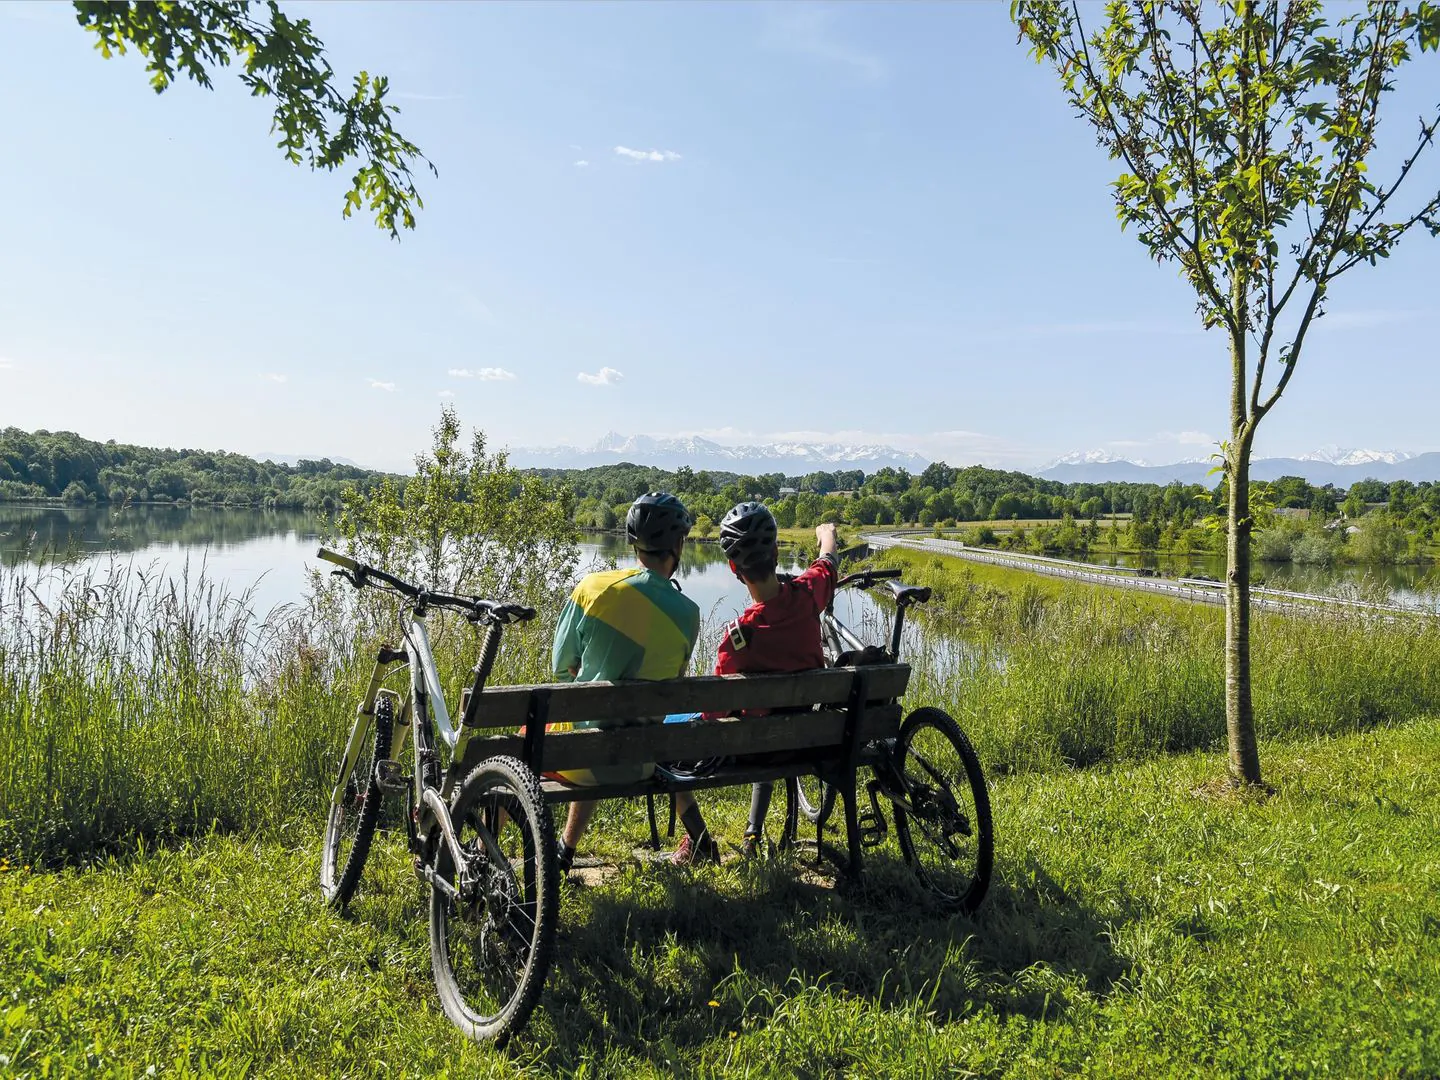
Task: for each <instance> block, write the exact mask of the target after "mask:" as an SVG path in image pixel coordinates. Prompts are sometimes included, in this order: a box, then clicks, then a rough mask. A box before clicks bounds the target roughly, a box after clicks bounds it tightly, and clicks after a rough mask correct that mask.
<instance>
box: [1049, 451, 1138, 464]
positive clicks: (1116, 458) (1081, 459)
mask: <svg viewBox="0 0 1440 1080" xmlns="http://www.w3.org/2000/svg"><path fill="white" fill-rule="evenodd" d="M1116 462H1129V463H1130V464H1131V465H1139V466H1141V467H1142V468H1143V467H1146V466H1148V465H1149V464H1150V463H1149V462H1148V461H1145V460H1143V459H1141V458H1123V457H1121V456H1120V455H1118V454H1112V453H1111V452H1110V451H1109V450H1071V451H1070V453H1068V454H1061V455H1060V456H1059V457H1058V458H1056V459H1055V460H1054V461H1052V462H1050V464H1049V465H1046V466H1045V468H1046V469H1053V468H1055V466H1056V465H1113V464H1115V463H1116Z"/></svg>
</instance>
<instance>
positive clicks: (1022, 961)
mask: <svg viewBox="0 0 1440 1080" xmlns="http://www.w3.org/2000/svg"><path fill="white" fill-rule="evenodd" d="M1263 755H1264V758H1265V760H1266V761H1267V763H1268V764H1269V766H1270V777H1271V779H1272V781H1273V782H1274V784H1275V786H1276V788H1277V792H1278V793H1277V794H1276V795H1274V796H1273V797H1271V798H1267V799H1261V800H1255V801H1238V800H1234V799H1233V798H1227V797H1224V796H1216V795H1213V794H1209V793H1207V792H1208V788H1207V782H1208V781H1210V780H1212V779H1213V778H1214V777H1215V776H1217V775H1218V774H1219V773H1220V771H1221V769H1222V765H1221V763H1220V761H1219V760H1217V759H1216V758H1215V757H1214V756H1210V755H1182V756H1174V757H1169V758H1164V759H1160V760H1156V761H1152V762H1147V763H1144V764H1140V765H1135V766H1129V767H1123V768H1100V769H1092V770H1087V771H1082V772H1078V773H1059V774H1048V775H1042V774H1034V775H1028V776H1024V777H1017V778H1011V779H1007V780H1002V781H1000V782H998V783H997V784H996V785H995V788H994V795H993V797H994V802H995V807H996V815H997V818H996V820H997V824H998V852H997V855H998V858H997V878H996V882H995V885H994V887H993V889H992V893H991V896H990V899H989V900H988V902H987V903H986V905H985V906H984V907H983V908H982V909H981V911H980V912H979V913H978V914H977V915H976V916H975V917H974V918H971V919H957V920H949V919H946V918H944V917H943V916H942V915H941V914H940V913H938V912H935V911H932V910H930V909H929V908H928V907H926V905H925V901H924V898H923V896H921V895H920V894H918V893H916V892H915V890H914V889H913V887H912V886H911V885H910V883H909V879H908V874H907V872H906V871H905V869H904V868H903V866H901V865H899V864H898V862H897V860H896V859H895V857H894V855H893V853H884V852H882V854H880V855H879V856H877V857H875V858H873V859H872V860H871V862H870V864H869V871H868V874H867V878H866V881H865V887H864V888H862V889H837V888H834V887H832V886H833V884H834V883H833V882H832V881H831V880H830V879H829V878H828V877H826V876H825V875H823V874H812V873H806V874H801V873H798V872H797V870H796V869H795V867H793V866H792V865H791V864H789V863H788V862H784V863H781V862H779V861H776V862H774V863H762V864H759V865H754V866H752V865H748V864H742V863H739V862H732V863H730V864H727V865H725V866H722V867H720V868H718V869H706V870H698V871H679V870H673V869H670V868H656V867H643V866H640V865H639V864H637V863H635V862H634V860H633V859H631V858H629V857H627V856H626V852H628V849H629V847H630V846H631V845H632V844H633V843H635V842H638V840H639V838H640V836H641V835H642V829H641V824H640V823H641V814H640V811H639V810H638V808H636V807H635V806H628V807H627V806H620V807H617V808H616V809H615V810H614V811H613V812H612V813H611V815H610V817H609V818H608V819H607V820H606V821H604V822H603V823H602V832H601V835H602V837H604V838H605V846H606V848H607V851H608V852H609V854H611V855H612V856H618V857H619V861H620V864H621V865H620V867H619V868H618V869H617V870H616V871H615V873H614V875H613V876H612V877H610V878H609V879H608V880H606V881H604V882H603V883H600V884H596V885H592V886H588V887H587V886H584V885H580V884H577V883H571V884H568V885H567V886H566V887H565V891H564V903H563V926H562V931H561V935H560V954H559V959H558V962H557V964H556V967H555V969H554V970H553V972H552V975H551V979H550V982H549V988H548V989H547V991H546V993H545V996H544V998H543V999H542V1003H541V1007H540V1009H539V1010H538V1011H537V1013H536V1015H535V1018H534V1019H533V1020H532V1023H531V1025H530V1027H529V1029H528V1030H527V1032H526V1033H525V1034H524V1035H523V1036H522V1037H521V1038H520V1039H519V1040H517V1044H516V1045H514V1046H513V1047H512V1048H511V1049H510V1050H509V1051H508V1052H506V1053H503V1054H502V1053H497V1052H494V1051H489V1050H484V1049H480V1048H477V1047H475V1046H472V1045H470V1044H468V1043H466V1042H465V1041H464V1040H463V1039H461V1038H460V1037H459V1036H458V1035H457V1034H456V1033H455V1032H454V1031H453V1030H452V1029H451V1028H450V1027H449V1025H448V1024H447V1023H446V1022H445V1021H444V1019H443V1018H442V1016H441V1014H440V1011H439V1008H438V1005H437V1002H436V1000H435V996H434V990H433V987H432V985H431V979H430V971H429V961H428V953H427V948H426V938H425V931H424V921H423V905H422V892H421V889H420V887H419V886H418V885H417V884H416V883H415V881H414V879H413V877H411V876H410V873H409V870H408V867H407V865H406V859H405V858H404V857H403V855H402V854H401V852H400V851H399V850H398V848H397V847H396V846H395V845H393V844H383V845H382V846H381V847H380V848H379V849H378V850H377V853H376V856H374V857H373V858H372V870H371V872H370V873H369V877H368V878H367V879H366V881H365V882H364V883H363V884H362V893H361V895H360V896H359V897H358V898H357V900H356V903H355V905H354V908H353V911H352V913H351V914H350V915H349V916H339V915H336V914H333V913H331V912H329V911H328V910H326V909H325V908H324V907H323V906H322V904H321V902H320V900H319V897H318V892H317V889H316V886H315V870H316V853H317V849H318V840H319V829H318V823H315V822H309V823H296V824H294V825H292V826H290V827H288V828H285V829H281V830H278V831H272V832H270V833H269V834H267V835H265V836H264V837H263V838H253V839H251V838H244V837H241V836H234V835H232V836H215V837H211V838H207V839H201V840H197V841H195V842H193V843H190V844H187V845H183V846H178V847H169V848H165V847H162V848H158V849H146V850H139V851H135V852H132V853H130V854H127V855H124V856H121V857H118V858H114V859H111V860H109V861H107V862H104V863H101V864H98V865H95V866H92V867H89V868H86V869H83V870H80V869H70V870H64V871H59V872H36V871H33V870H28V869H26V868H24V867H22V866H18V865H13V864H10V865H7V866H6V867H5V869H4V871H3V872H0V927H3V929H4V933H3V937H0V941H3V944H0V987H4V988H6V989H5V990H3V991H0V994H3V998H0V1055H3V1056H0V1073H3V1074H4V1075H7V1076H16V1077H39V1076H45V1075H49V1076H74V1075H81V1074H85V1075H122V1076H131V1075H151V1074H152V1073H149V1072H148V1070H150V1069H151V1068H152V1067H153V1070H154V1072H153V1075H161V1076H187V1075H217V1076H242V1075H244V1076H294V1077H311V1076H355V1077H361V1076H457V1077H458V1076H466V1077H469V1076H512V1075H522V1074H528V1075H537V1076H569V1075H575V1076H587V1077H600V1076H621V1075H626V1076H631V1075H633V1076H657V1077H658V1076H672V1075H688V1076H696V1077H705V1076H749V1077H770V1076H775V1077H796V1076H799V1077H825V1076H841V1075H844V1076H865V1077H891V1076H905V1077H939V1076H994V1077H1002V1076H1012V1077H1023V1078H1029V1077H1035V1076H1059V1075H1071V1074H1074V1075H1088V1076H1099V1077H1147V1078H1148V1077H1157V1076H1195V1075H1206V1076H1235V1077H1246V1078H1253V1077H1266V1076H1347V1077H1348V1076H1366V1077H1427V1076H1434V1075H1436V1074H1437V1072H1440V1020H1437V1018H1440V967H1437V965H1436V964H1435V962H1434V959H1435V957H1434V946H1433V943H1434V941H1435V939H1436V935H1437V934H1440V722H1437V721H1436V720H1423V721H1419V722H1416V723H1413V724H1410V725H1408V726H1406V727H1404V728H1400V729H1385V730H1377V731H1372V732H1368V733H1364V734H1359V735H1349V736H1345V737H1342V738H1336V739H1318V740H1299V741H1291V742H1286V743H1283V744H1277V743H1273V742H1272V743H1268V744H1266V745H1265V746H1264V748H1263ZM729 811H730V814H729V816H730V817H731V818H734V817H735V815H736V814H738V813H739V808H738V806H736V805H731V806H730V807H729ZM722 816H724V815H722ZM726 827H727V832H729V833H730V834H731V835H732V837H733V834H734V829H735V828H736V827H737V826H736V823H735V822H734V821H727V824H726Z"/></svg>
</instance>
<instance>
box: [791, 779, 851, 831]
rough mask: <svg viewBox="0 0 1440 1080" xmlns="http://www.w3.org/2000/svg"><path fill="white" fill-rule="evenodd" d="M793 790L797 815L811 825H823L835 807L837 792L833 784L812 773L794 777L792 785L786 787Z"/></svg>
mask: <svg viewBox="0 0 1440 1080" xmlns="http://www.w3.org/2000/svg"><path fill="white" fill-rule="evenodd" d="M786 791H787V793H788V792H793V795H794V799H795V809H796V810H797V812H798V813H799V816H800V817H802V818H804V819H805V820H806V821H808V822H809V823H810V824H811V825H816V826H820V825H824V824H825V822H826V821H828V820H829V819H830V814H831V813H832V812H833V811H834V809H835V796H836V795H837V794H838V793H839V792H838V789H836V788H835V787H834V786H833V785H831V784H827V783H825V781H823V780H821V779H820V778H819V777H818V776H816V775H814V774H813V773H812V774H810V775H807V776H797V777H795V782H794V784H793V785H789V786H787V788H786Z"/></svg>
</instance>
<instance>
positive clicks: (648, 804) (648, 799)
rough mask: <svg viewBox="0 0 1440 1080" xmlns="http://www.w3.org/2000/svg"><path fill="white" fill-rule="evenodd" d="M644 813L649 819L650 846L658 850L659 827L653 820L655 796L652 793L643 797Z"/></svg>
mask: <svg viewBox="0 0 1440 1080" xmlns="http://www.w3.org/2000/svg"><path fill="white" fill-rule="evenodd" d="M645 813H646V815H647V816H648V817H649V818H650V846H651V847H652V848H653V849H654V850H656V851H659V850H660V826H659V824H658V823H657V822H656V820H655V795H654V793H653V792H651V793H650V794H648V795H646V796H645Z"/></svg>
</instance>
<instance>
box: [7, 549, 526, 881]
mask: <svg viewBox="0 0 1440 1080" xmlns="http://www.w3.org/2000/svg"><path fill="white" fill-rule="evenodd" d="M37 584H38V583H37V581H36V579H35V577H33V576H26V574H24V573H19V574H16V573H12V574H10V575H8V576H0V854H7V853H8V854H11V855H12V857H15V856H18V857H24V858H27V859H42V860H46V861H51V862H56V861H65V860H76V859H83V858H87V857H90V856H92V855H93V854H95V853H96V852H104V851H107V850H115V849H117V848H125V847H132V846H133V845H134V843H135V842H136V840H138V839H149V840H157V839H158V840H170V839H176V838H180V837H185V836H191V835H195V834H197V833H205V832H208V831H210V830H212V829H217V828H218V829H236V830H244V831H255V830H261V829H273V828H277V827H279V826H281V825H283V824H284V823H285V822H287V821H290V820H294V819H295V818H297V817H309V816H311V815H313V814H314V813H315V812H316V811H317V809H318V808H319V805H320V801H321V800H322V799H323V798H324V797H325V794H326V793H327V792H328V789H329V784H330V781H331V779H332V778H333V773H334V769H335V766H336V762H337V761H338V757H337V752H338V748H339V747H340V746H341V745H342V744H343V742H344V737H345V732H346V731H348V730H349V725H350V723H351V719H352V717H353V716H354V710H355V703H356V701H357V700H359V697H360V694H361V689H362V687H363V685H364V682H365V680H366V679H368V677H369V673H370V663H372V662H373V660H372V661H370V662H366V661H364V660H363V659H360V658H361V657H363V656H365V655H368V656H370V657H372V658H373V656H374V653H373V651H370V650H372V649H373V647H374V644H373V643H374V642H376V641H378V640H379V639H380V637H381V636H384V637H386V638H388V640H390V641H391V642H392V643H393V642H395V641H398V638H399V635H398V633H397V632H396V631H397V629H398V625H397V619H396V611H395V607H394V605H393V604H391V603H390V601H388V599H385V598H380V602H379V606H378V607H376V608H374V609H372V610H371V612H370V615H369V617H370V618H372V619H373V620H374V621H373V622H372V623H370V624H362V625H368V626H369V629H368V630H366V631H362V632H361V633H359V634H358V635H357V632H356V631H355V629H354V628H355V627H356V625H357V619H361V618H364V617H365V614H364V610H363V609H356V608H355V607H354V606H353V605H351V604H349V603H343V601H344V600H345V599H346V598H344V597H343V596H340V597H338V598H337V596H334V595H331V596H327V597H325V598H324V599H322V600H320V601H317V602H316V603H314V604H312V605H301V606H296V607H293V608H289V609H282V610H277V611H276V612H273V613H271V614H270V616H269V617H267V618H265V619H263V620H256V619H255V617H254V616H253V613H252V611H251V606H250V598H249V597H248V596H245V595H239V596H236V595H231V594H229V593H227V592H226V591H225V590H224V589H223V588H221V587H219V586H218V585H216V584H215V583H214V582H209V581H205V580H204V579H203V578H202V579H198V580H191V579H186V580H184V581H182V582H179V583H176V584H174V585H170V584H166V583H163V582H160V581H158V580H155V579H147V578H146V576H145V575H144V574H143V573H131V574H128V575H127V574H124V573H120V574H117V575H114V576H112V578H111V579H110V582H109V583H106V582H104V581H102V580H101V579H100V578H98V577H96V576H95V575H94V573H93V571H91V572H82V573H81V574H79V575H76V576H72V577H69V578H68V579H66V580H65V583H64V584H63V586H62V587H59V588H57V589H56V590H55V591H54V593H53V595H49V596H48V597H47V599H46V600H45V602H44V603H43V604H42V603H40V602H39V601H37V600H35V595H36V593H35V592H32V591H31V590H32V589H35V588H36V586H37ZM39 591H43V589H41V590H39ZM337 599H338V600H340V601H342V606H339V607H335V606H332V605H333V604H334V603H336V602H337ZM550 614H552V615H553V611H552V612H551V613H550ZM552 625H553V624H550V625H546V624H545V623H544V622H543V621H542V622H541V623H540V624H537V625H533V626H527V627H525V628H524V629H523V630H520V631H516V632H512V633H511V634H510V635H508V636H507V640H506V645H505V647H504V650H503V652H502V656H501V661H500V663H499V665H498V666H497V677H498V679H499V681H502V682H532V681H544V680H546V679H548V678H549V644H550V634H551V626H552ZM431 630H432V634H433V635H434V643H435V652H436V660H437V664H438V665H439V666H440V669H441V673H442V676H445V677H446V678H447V682H446V685H447V687H449V688H450V689H449V692H450V693H451V694H452V695H453V694H456V693H458V691H457V689H456V688H457V687H458V685H459V684H460V681H461V680H462V679H465V681H467V682H468V679H466V678H465V673H466V672H467V671H468V668H469V665H470V664H471V663H473V662H474V658H475V655H476V652H477V651H478V643H477V642H476V640H475V638H474V637H473V635H472V634H471V632H470V631H469V630H468V629H466V628H464V626H463V624H461V625H460V626H456V625H455V621H453V620H451V621H447V620H446V619H444V618H440V617H433V618H432V619H431ZM362 642H368V643H370V644H368V645H366V644H362ZM452 700H453V699H452Z"/></svg>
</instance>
